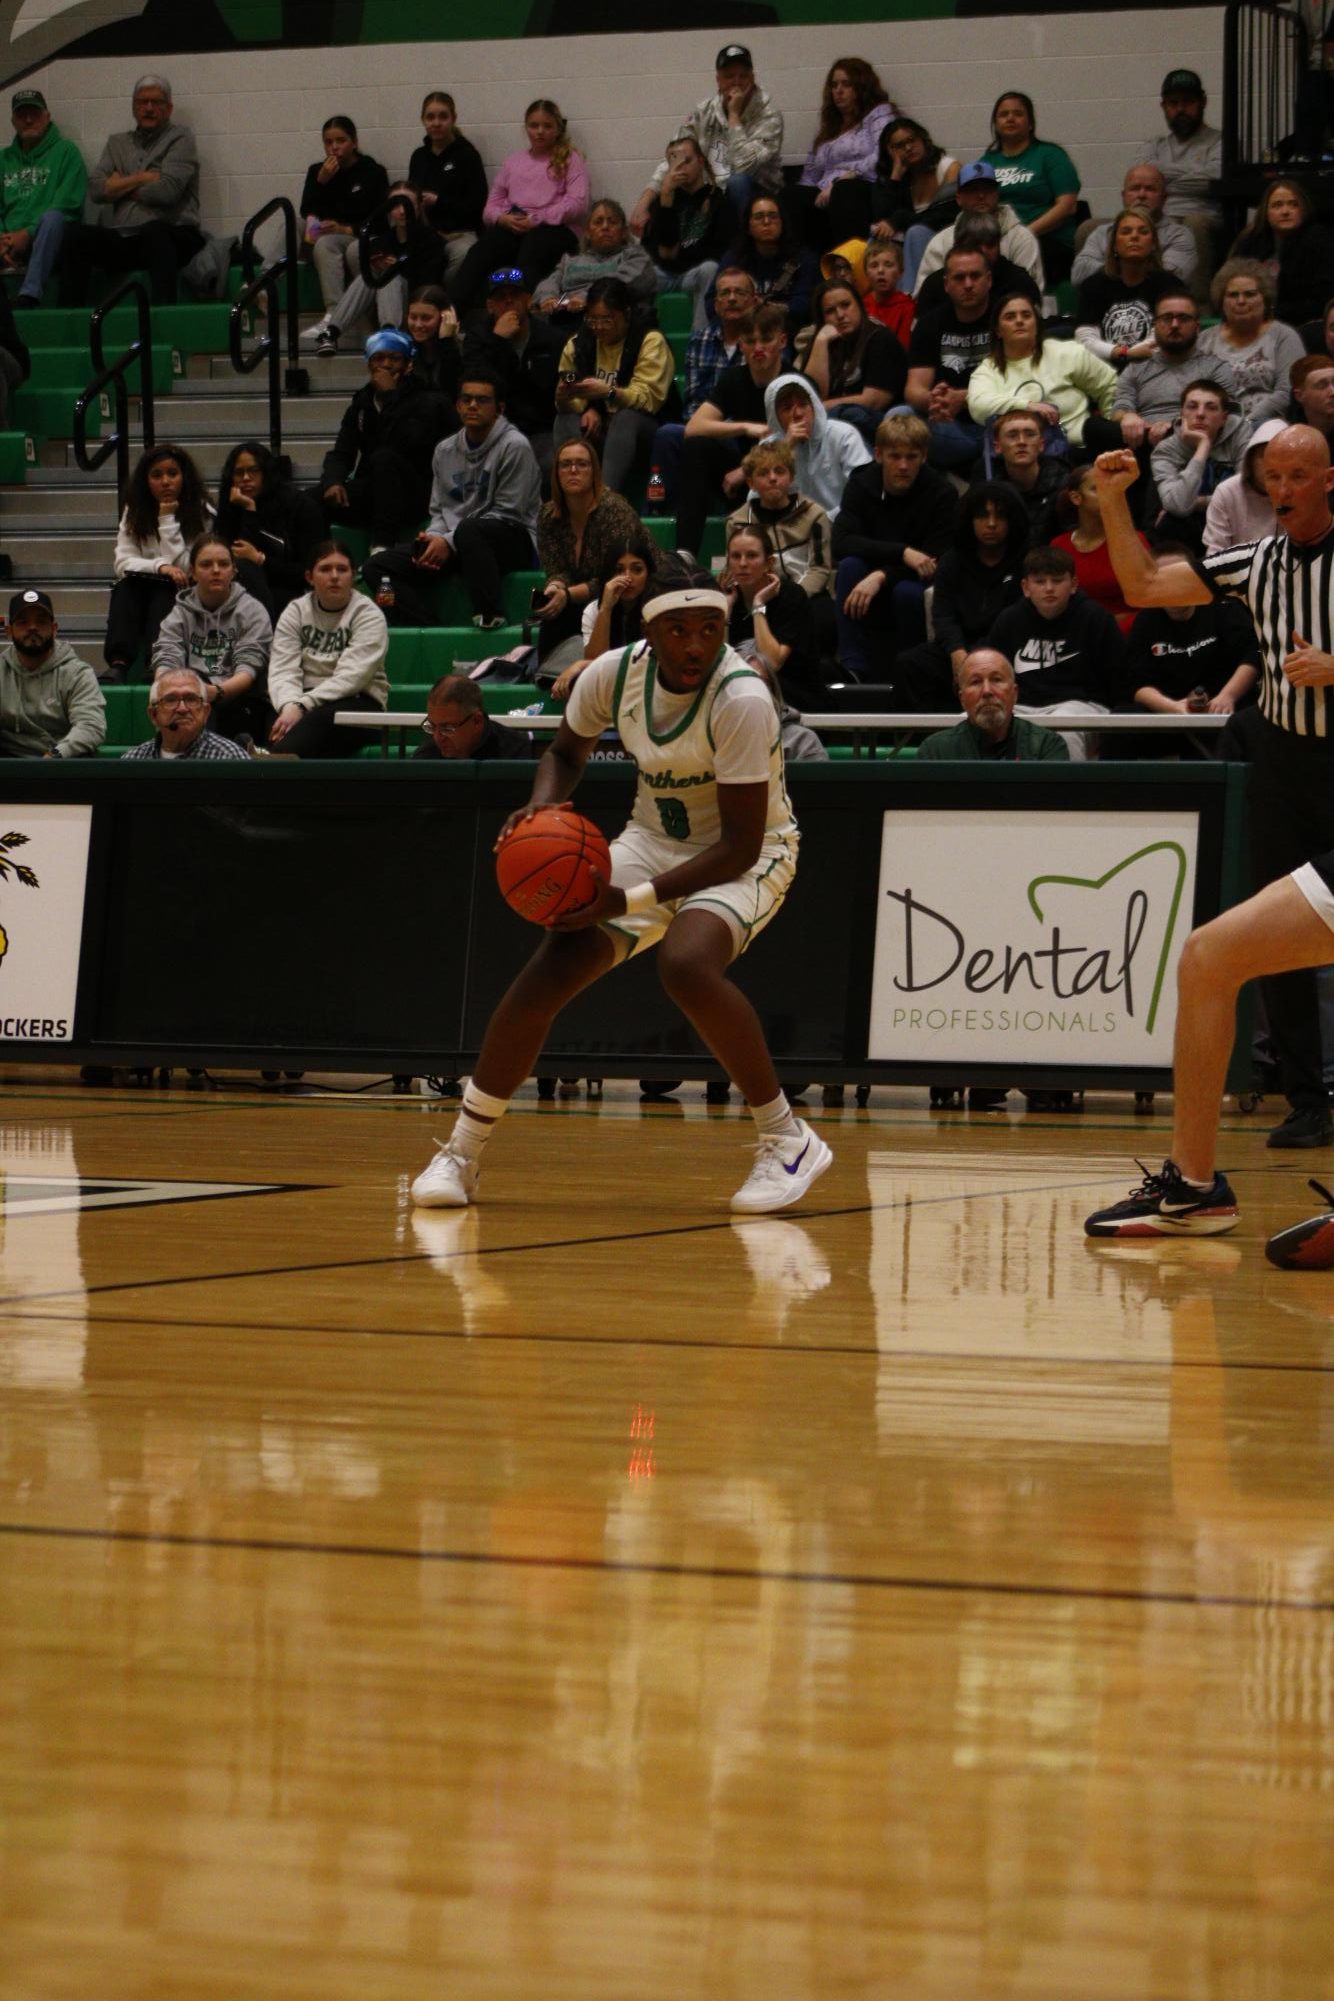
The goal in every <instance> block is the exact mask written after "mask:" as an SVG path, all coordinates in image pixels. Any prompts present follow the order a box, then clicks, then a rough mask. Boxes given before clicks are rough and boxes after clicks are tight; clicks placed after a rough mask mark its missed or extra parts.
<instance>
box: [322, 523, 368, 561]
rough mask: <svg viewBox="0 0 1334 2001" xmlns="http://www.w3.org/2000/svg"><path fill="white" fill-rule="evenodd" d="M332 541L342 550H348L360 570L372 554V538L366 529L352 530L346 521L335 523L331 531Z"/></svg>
mask: <svg viewBox="0 0 1334 2001" xmlns="http://www.w3.org/2000/svg"><path fill="white" fill-rule="evenodd" d="M329 535H330V538H331V540H333V541H335V542H336V543H337V544H338V546H339V548H340V549H346V550H347V553H348V555H349V556H350V557H351V558H352V561H353V562H354V563H355V564H356V566H357V568H358V569H360V568H361V566H362V564H363V563H364V562H365V560H366V558H367V556H368V555H369V554H370V547H371V538H370V536H369V535H368V534H367V533H366V530H365V529H364V528H352V527H349V526H348V524H347V523H346V522H344V521H335V522H334V524H333V526H332V527H331V528H330V530H329Z"/></svg>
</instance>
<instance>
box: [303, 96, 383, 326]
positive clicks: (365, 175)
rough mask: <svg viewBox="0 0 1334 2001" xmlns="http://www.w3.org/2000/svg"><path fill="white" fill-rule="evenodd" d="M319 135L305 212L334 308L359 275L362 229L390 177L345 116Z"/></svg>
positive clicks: (308, 236)
mask: <svg viewBox="0 0 1334 2001" xmlns="http://www.w3.org/2000/svg"><path fill="white" fill-rule="evenodd" d="M320 137H321V138H322V140H323V141H324V158H323V159H322V160H317V161H316V162H315V164H314V166H313V167H311V168H310V169H309V170H308V172H307V174H306V184H305V186H304V187H303V188H302V190H301V215H302V217H303V219H304V226H305V241H306V243H307V244H308V245H309V247H310V255H311V261H312V263H313V264H314V266H315V270H316V272H317V274H318V276H319V281H320V292H321V294H322V296H323V299H324V305H325V310H326V311H329V310H331V309H332V308H333V307H334V306H335V305H337V303H338V301H339V299H340V298H341V297H342V295H343V290H344V287H345V286H346V285H347V282H348V280H349V279H350V278H354V277H355V276H356V275H357V231H358V230H359V229H360V228H361V225H362V223H363V222H365V220H366V218H367V216H368V215H369V214H370V213H371V211H372V209H375V208H378V207H379V205H380V203H381V202H382V201H383V200H384V198H385V196H386V195H387V194H388V192H389V176H388V174H387V173H386V172H385V170H384V168H383V167H382V166H381V165H380V163H379V161H378V160H372V158H371V157H370V154H369V153H363V152H361V150H360V149H359V147H358V144H357V128H356V126H355V124H354V123H353V121H352V120H351V119H350V118H348V117H347V116H346V115H345V114H343V113H341V112H340V113H339V114H338V116H337V117H335V118H329V119H326V120H325V123H324V126H323V128H322V130H321V133H320Z"/></svg>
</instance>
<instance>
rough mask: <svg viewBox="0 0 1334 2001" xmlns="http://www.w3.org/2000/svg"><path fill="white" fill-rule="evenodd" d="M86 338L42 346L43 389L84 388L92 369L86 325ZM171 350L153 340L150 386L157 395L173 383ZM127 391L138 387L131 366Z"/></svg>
mask: <svg viewBox="0 0 1334 2001" xmlns="http://www.w3.org/2000/svg"><path fill="white" fill-rule="evenodd" d="M84 334H85V338H84V341H83V344H82V346H78V347H44V348H43V349H42V359H41V363H40V375H41V384H40V386H41V387H42V388H43V389H66V388H68V389H72V390H73V391H74V393H75V395H76V396H77V395H78V394H79V392H80V390H83V389H86V388H87V386H88V383H89V381H90V380H91V377H92V373H93V364H92V358H91V356H90V354H89V351H88V341H87V337H86V336H87V326H86V324H85V328H84ZM173 359H174V350H173V349H172V347H171V346H170V345H169V344H165V343H163V342H161V341H156V340H155V341H154V343H153V390H154V393H155V394H156V395H160V396H169V395H170V394H171V391H172V387H173V385H174V383H175V379H176V377H175V371H174V367H173ZM129 384H130V393H131V395H134V394H135V393H136V392H137V390H138V387H139V371H138V369H137V368H135V369H134V370H133V372H132V373H131V375H130V377H129Z"/></svg>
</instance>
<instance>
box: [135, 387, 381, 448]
mask: <svg viewBox="0 0 1334 2001" xmlns="http://www.w3.org/2000/svg"><path fill="white" fill-rule="evenodd" d="M347 400H348V399H347V398H346V397H345V396H287V397H284V399H283V437H284V439H287V438H320V439H322V440H324V441H325V443H326V445H327V444H329V443H331V442H332V440H333V435H334V433H335V431H337V429H338V423H339V419H340V418H341V416H342V414H343V411H344V410H345V408H346V407H347ZM155 414H156V418H157V428H158V433H159V435H160V436H169V437H171V438H174V439H177V440H178V441H179V442H180V443H181V444H185V443H187V442H188V441H189V439H191V438H201V439H202V438H222V437H225V438H227V439H228V440H229V441H230V442H231V443H232V444H235V443H236V441H237V439H238V438H252V437H255V436H256V435H259V436H265V435H267V433H268V428H269V399H268V397H267V396H261V395H258V394H247V393H245V392H243V393H241V394H240V395H237V394H235V393H233V394H232V395H230V396H227V395H220V394H217V393H216V392H215V393H213V394H207V395H195V394H194V393H192V392H191V391H190V390H188V389H187V390H183V391H178V392H177V393H176V394H175V395H174V396H171V397H168V398H166V399H164V400H163V401H160V402H159V403H158V404H157V405H156V411H155ZM133 420H134V422H135V423H136V424H137V423H138V422H139V411H138V406H137V403H136V405H135V406H134V409H133Z"/></svg>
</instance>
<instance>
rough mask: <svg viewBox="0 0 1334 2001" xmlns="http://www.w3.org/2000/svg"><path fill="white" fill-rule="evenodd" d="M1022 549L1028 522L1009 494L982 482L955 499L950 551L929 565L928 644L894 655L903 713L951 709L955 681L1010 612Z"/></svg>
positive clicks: (1017, 588)
mask: <svg viewBox="0 0 1334 2001" xmlns="http://www.w3.org/2000/svg"><path fill="white" fill-rule="evenodd" d="M1027 549H1028V515H1027V513H1026V512H1025V509H1024V504H1023V502H1022V501H1021V500H1020V498H1019V496H1018V494H1017V493H1016V492H1015V490H1014V488H1013V487H1011V486H1005V485H1003V484H1002V483H1001V482H1000V481H999V480H983V481H980V482H979V483H978V485H976V486H974V487H971V488H970V489H969V491H968V492H967V493H965V494H963V495H962V496H961V497H960V500H959V505H958V510H957V512H956V514H955V517H954V543H953V546H952V547H951V548H949V549H947V550H946V551H945V553H944V555H943V556H942V557H941V559H940V561H939V563H937V565H936V580H935V583H934V585H933V587H932V597H931V623H932V626H933V628H934V632H935V637H934V638H933V639H928V640H927V641H926V642H925V643H924V644H923V645H921V646H914V647H912V648H911V649H910V650H909V651H908V652H907V653H901V654H900V655H899V657H898V660H897V661H896V663H895V666H894V686H895V690H896V700H897V701H898V703H899V706H900V707H902V708H905V709H917V710H920V711H930V710H932V709H952V708H953V707H954V704H955V700H956V689H955V676H956V675H957V674H958V671H959V668H960V667H961V666H962V664H963V661H964V659H965V658H966V656H967V654H968V652H969V650H970V649H971V648H972V647H974V646H980V645H981V644H982V642H983V640H984V639H985V638H986V636H987V634H988V633H989V632H990V631H991V628H992V627H993V625H994V624H995V623H996V620H997V619H998V618H999V617H1000V615H1001V613H1002V612H1003V611H1008V609H1009V608H1010V606H1011V605H1015V604H1018V603H1019V602H1020V601H1021V599H1022V597H1023V591H1022V589H1021V586H1020V572H1021V569H1022V565H1023V560H1024V555H1025V553H1026V551H1027Z"/></svg>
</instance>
